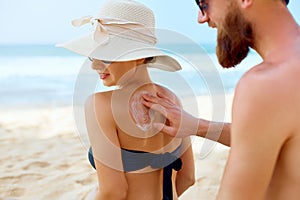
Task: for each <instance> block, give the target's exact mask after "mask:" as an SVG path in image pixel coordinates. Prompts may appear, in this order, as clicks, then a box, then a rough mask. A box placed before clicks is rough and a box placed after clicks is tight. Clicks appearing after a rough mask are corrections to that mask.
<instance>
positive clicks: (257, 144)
mask: <svg viewBox="0 0 300 200" xmlns="http://www.w3.org/2000/svg"><path fill="white" fill-rule="evenodd" d="M287 3H288V0H227V1H221V0H204V1H201V2H200V3H199V4H198V5H199V7H200V11H199V17H198V22H199V23H205V22H206V23H208V25H209V26H210V27H213V28H217V29H218V39H217V41H218V44H217V52H216V53H217V56H218V59H219V62H220V64H221V65H222V66H223V67H225V68H228V67H234V66H235V65H237V64H239V63H240V62H241V61H242V60H243V59H244V58H245V57H246V56H247V53H248V50H249V47H251V48H253V49H254V50H256V51H257V52H258V54H259V55H260V56H261V57H262V58H263V62H262V63H260V64H258V65H256V66H254V67H253V68H252V69H250V70H249V71H248V72H246V73H245V75H244V76H243V77H242V78H241V80H240V81H239V83H238V85H237V87H236V90H235V97H234V100H233V108H232V124H231V125H230V124H224V128H223V130H222V132H221V135H220V138H214V137H213V135H219V134H220V133H219V132H218V131H216V132H215V133H212V134H211V133H210V135H211V136H212V137H211V138H212V139H214V140H216V141H218V142H220V143H223V144H225V145H228V146H229V145H230V146H231V150H230V154H229V158H228V162H227V165H226V168H225V172H224V176H223V179H222V183H221V187H220V190H219V193H218V196H217V199H221V200H241V199H243V200H247V199H249V200H259V199H268V200H269V199H270V200H294V199H295V200H296V199H297V200H298V199H300V171H299V170H298V166H299V165H300V156H299V152H300V123H299V119H298V118H299V117H298V114H299V113H300V90H299V85H300V78H299V74H300V57H299V55H300V27H299V25H298V24H297V23H296V22H295V20H294V19H293V17H292V15H291V14H290V12H289V11H288V9H287V7H286V4H287ZM144 98H145V102H144V104H145V105H146V106H148V107H151V106H152V108H153V109H154V110H157V111H160V110H161V108H162V107H163V110H164V111H163V112H162V111H160V112H162V113H163V114H164V115H165V116H166V117H167V119H168V120H169V124H168V126H166V125H163V124H155V126H156V127H157V128H159V129H162V130H163V131H164V132H165V133H168V134H170V135H173V136H177V137H184V136H186V135H185V134H188V130H189V124H194V123H198V127H199V128H198V133H197V135H199V136H202V137H204V136H205V134H206V132H207V130H208V126H209V125H210V124H212V126H215V127H219V126H222V124H221V123H212V122H209V121H205V120H203V119H196V118H194V117H193V116H191V115H189V114H188V113H186V112H184V111H182V110H180V109H179V108H178V107H176V106H174V104H173V103H172V101H170V100H168V99H166V98H165V97H164V95H163V94H158V95H157V96H149V95H145V96H144ZM157 104H159V105H160V106H157ZM153 105H154V106H153ZM181 117H182V118H181ZM181 119H184V120H183V121H185V122H187V123H184V124H183V125H181V126H179V124H180V123H181ZM216 130H218V128H216Z"/></svg>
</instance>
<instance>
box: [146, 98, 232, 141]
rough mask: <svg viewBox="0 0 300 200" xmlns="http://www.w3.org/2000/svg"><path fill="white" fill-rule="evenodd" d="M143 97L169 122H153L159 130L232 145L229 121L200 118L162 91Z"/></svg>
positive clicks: (175, 135)
mask: <svg viewBox="0 0 300 200" xmlns="http://www.w3.org/2000/svg"><path fill="white" fill-rule="evenodd" d="M143 98H144V102H143V104H144V105H145V106H147V107H148V108H151V109H153V110H155V111H157V112H160V113H161V114H163V115H164V116H165V117H166V118H167V120H168V122H169V123H168V125H166V124H163V123H156V124H153V126H154V127H156V128H157V129H158V130H160V131H162V132H164V133H166V134H168V135H171V136H173V137H187V136H190V135H197V136H200V137H204V138H207V139H210V140H213V141H217V142H219V143H221V144H224V145H226V146H230V124H229V123H222V122H211V121H207V120H204V119H198V118H196V117H194V116H192V115H191V114H189V113H187V112H185V111H184V110H182V108H181V107H180V106H178V105H176V103H175V102H173V101H172V100H171V99H169V98H168V97H167V96H165V95H164V94H161V93H158V94H157V96H153V95H149V94H145V95H143Z"/></svg>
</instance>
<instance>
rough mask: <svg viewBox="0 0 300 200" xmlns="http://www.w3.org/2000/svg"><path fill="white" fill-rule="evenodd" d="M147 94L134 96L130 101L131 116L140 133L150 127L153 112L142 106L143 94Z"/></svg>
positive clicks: (141, 93)
mask: <svg viewBox="0 0 300 200" xmlns="http://www.w3.org/2000/svg"><path fill="white" fill-rule="evenodd" d="M146 93H147V92H140V93H137V94H134V95H133V96H132V98H131V100H130V111H131V115H132V117H133V119H134V121H135V123H136V126H137V127H139V128H140V129H141V130H142V131H148V130H149V129H150V128H151V127H152V121H153V117H154V116H153V114H154V113H153V111H152V110H150V109H148V108H147V107H145V106H144V105H143V103H142V102H143V97H142V95H143V94H146Z"/></svg>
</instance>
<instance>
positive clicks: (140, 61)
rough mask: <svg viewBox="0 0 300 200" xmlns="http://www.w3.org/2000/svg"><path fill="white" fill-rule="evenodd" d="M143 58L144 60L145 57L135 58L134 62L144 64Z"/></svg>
mask: <svg viewBox="0 0 300 200" xmlns="http://www.w3.org/2000/svg"><path fill="white" fill-rule="evenodd" d="M145 60H146V59H145V58H140V59H137V60H136V64H137V65H141V64H144V63H145Z"/></svg>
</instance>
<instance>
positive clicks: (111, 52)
mask: <svg viewBox="0 0 300 200" xmlns="http://www.w3.org/2000/svg"><path fill="white" fill-rule="evenodd" d="M89 23H90V24H92V25H93V26H94V30H93V32H92V33H90V34H89V35H86V36H83V37H80V38H78V39H74V40H71V41H69V42H66V43H62V44H58V45H57V46H58V47H63V48H66V49H68V50H70V51H73V52H75V53H78V54H80V55H83V56H87V57H92V58H95V59H98V60H105V61H129V60H136V59H140V58H147V57H154V58H155V59H153V60H152V62H151V63H148V66H149V67H156V68H160V69H163V70H167V71H177V70H180V69H181V66H180V64H179V63H178V62H177V61H176V60H175V59H174V58H172V57H170V56H168V55H166V54H164V53H163V52H162V51H160V50H159V49H158V48H156V47H155V44H156V43H157V38H156V36H155V29H154V27H155V18H154V14H153V12H152V11H151V10H150V9H149V8H148V7H146V6H145V5H143V4H141V3H138V2H136V1H133V0H108V1H106V2H105V3H104V4H103V5H102V6H101V8H100V11H99V14H98V16H97V17H91V16H85V17H82V18H80V19H76V20H73V21H72V24H73V25H74V26H81V25H84V24H89Z"/></svg>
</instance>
